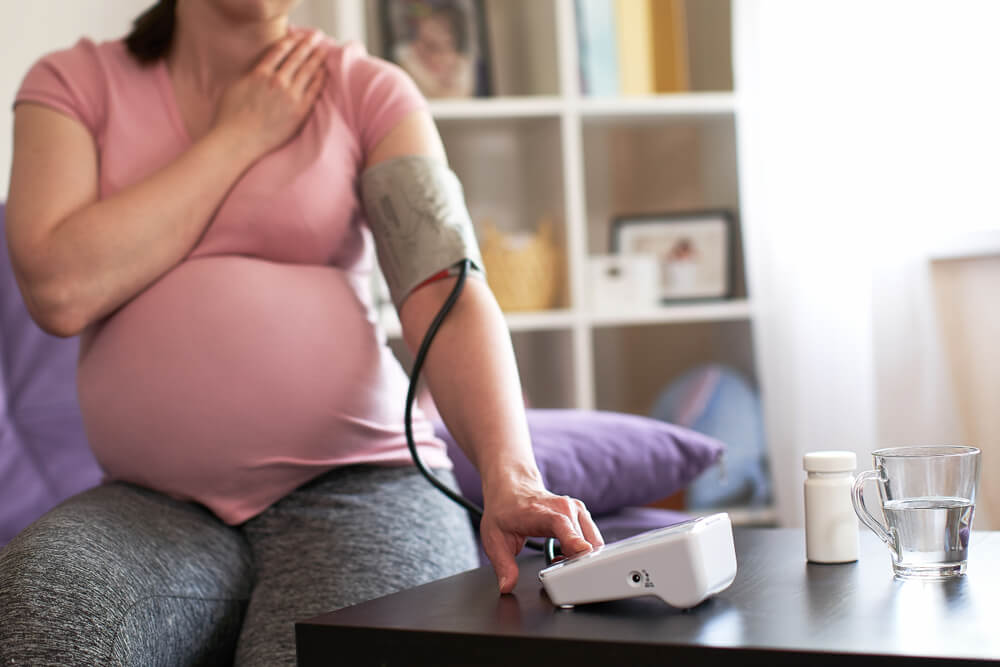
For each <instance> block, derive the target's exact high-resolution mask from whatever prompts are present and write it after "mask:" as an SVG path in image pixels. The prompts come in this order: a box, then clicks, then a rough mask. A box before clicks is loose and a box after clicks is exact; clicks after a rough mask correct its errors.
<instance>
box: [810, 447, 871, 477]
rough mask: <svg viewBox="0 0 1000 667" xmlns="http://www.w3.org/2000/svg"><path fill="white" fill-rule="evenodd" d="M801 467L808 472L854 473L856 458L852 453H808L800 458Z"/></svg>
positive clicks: (856, 465)
mask: <svg viewBox="0 0 1000 667" xmlns="http://www.w3.org/2000/svg"><path fill="white" fill-rule="evenodd" d="M802 467H803V468H805V469H806V470H807V471H808V472H854V469H855V468H857V467H858V457H857V455H856V454H855V453H854V452H840V451H825V452H809V453H808V454H806V455H805V456H803V457H802Z"/></svg>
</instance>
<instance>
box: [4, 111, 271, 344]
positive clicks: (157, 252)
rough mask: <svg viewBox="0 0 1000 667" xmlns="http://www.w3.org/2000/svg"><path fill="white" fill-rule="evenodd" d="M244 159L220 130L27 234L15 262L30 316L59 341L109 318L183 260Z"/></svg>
mask: <svg viewBox="0 0 1000 667" xmlns="http://www.w3.org/2000/svg"><path fill="white" fill-rule="evenodd" d="M252 161H253V156H252V155H250V154H249V153H248V152H246V151H244V150H243V149H242V148H241V137H239V136H238V135H237V134H236V133H235V132H232V131H230V130H228V129H226V128H220V129H219V130H218V131H213V132H211V133H209V134H208V135H206V136H205V137H204V138H203V139H201V140H200V141H198V142H196V143H195V144H194V145H193V146H192V147H191V148H190V149H188V150H187V151H185V152H184V153H183V154H181V155H180V156H179V157H177V158H176V159H175V160H174V161H173V162H171V163H170V164H168V165H167V166H165V167H163V168H162V169H160V170H159V171H158V172H156V173H154V174H153V175H152V176H150V177H149V178H147V179H145V180H143V181H141V182H139V183H136V184H134V185H132V186H129V187H127V188H124V189H122V190H120V191H119V192H117V193H115V194H114V195H112V196H111V197H108V198H107V199H103V200H100V201H97V202H94V203H92V204H90V205H88V206H86V207H84V208H82V209H80V210H79V211H76V212H75V213H73V214H71V215H69V216H67V217H66V218H64V219H63V220H61V221H59V222H58V223H57V224H55V225H54V226H52V227H51V229H49V230H47V231H46V233H44V235H39V236H35V237H34V238H33V239H32V242H31V243H30V245H28V246H27V247H26V248H22V252H21V253H20V254H19V259H20V260H21V261H20V262H18V268H19V269H20V273H21V277H22V281H23V283H25V284H26V286H27V287H26V289H25V292H26V295H27V296H28V297H29V299H30V300H31V301H33V302H34V303H33V304H32V305H34V306H35V308H34V310H35V312H36V313H38V312H41V313H44V314H45V315H44V317H43V319H45V320H47V321H49V322H52V323H56V324H53V325H52V326H51V327H50V328H52V329H56V331H55V332H57V333H60V334H63V335H74V334H76V333H79V331H80V330H82V329H83V328H85V327H86V326H87V325H89V324H90V323H92V322H94V321H96V320H98V319H100V318H101V317H104V316H106V315H107V314H109V313H111V312H113V311H114V310H115V309H116V308H118V307H119V306H121V305H122V304H123V303H125V302H126V301H128V300H129V299H131V298H132V297H133V296H135V295H136V294H137V293H139V292H140V291H142V290H143V289H145V288H146V287H147V286H148V285H150V284H151V283H152V282H154V281H155V280H156V279H157V278H159V277H160V276H161V275H163V274H164V273H165V272H166V271H168V270H169V269H170V268H172V267H173V266H175V265H176V264H177V263H178V262H180V261H181V260H182V259H183V258H184V256H185V255H186V254H187V253H188V252H189V251H190V250H191V248H193V247H194V246H195V244H196V243H197V242H198V239H199V238H201V236H202V234H203V233H204V231H205V229H206V228H207V227H208V225H209V222H210V221H211V219H212V216H213V215H214V213H215V210H216V209H217V208H218V206H219V204H220V203H221V202H222V200H223V199H224V198H225V196H226V193H227V192H228V191H229V190H230V188H231V187H232V186H233V184H234V183H235V182H236V181H237V180H238V179H239V177H240V175H241V174H242V172H243V171H245V170H246V168H247V167H248V166H249V165H250V164H251V163H252Z"/></svg>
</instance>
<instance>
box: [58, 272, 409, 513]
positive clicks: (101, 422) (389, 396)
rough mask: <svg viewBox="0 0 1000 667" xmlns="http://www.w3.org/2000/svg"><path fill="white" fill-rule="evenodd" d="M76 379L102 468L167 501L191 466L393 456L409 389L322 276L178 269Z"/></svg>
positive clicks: (333, 281)
mask: <svg viewBox="0 0 1000 667" xmlns="http://www.w3.org/2000/svg"><path fill="white" fill-rule="evenodd" d="M78 378H79V393H80V404H81V408H82V411H83V414H84V420H85V423H86V425H87V432H88V436H89V438H90V440H91V444H92V447H93V448H94V451H95V454H96V455H97V457H98V459H99V460H100V461H101V463H102V464H103V465H104V466H105V469H106V470H108V472H109V473H110V474H111V475H112V476H113V477H118V478H123V479H131V480H132V481H137V482H139V483H147V484H150V485H152V486H154V487H161V488H162V487H167V488H165V489H164V490H167V491H168V492H169V491H171V489H170V484H169V483H168V481H164V480H170V479H172V478H176V477H178V476H180V477H184V476H187V477H190V476H191V474H192V468H193V467H194V468H200V469H201V470H203V471H204V473H205V475H207V476H210V475H211V474H218V473H220V472H222V473H225V471H227V470H231V469H233V468H261V467H266V466H275V465H277V466H278V467H280V466H281V465H284V464H288V465H298V464H304V463H307V462H316V463H319V462H322V461H328V462H329V461H337V460H339V459H343V458H344V457H345V456H348V457H349V456H350V453H349V452H348V453H346V454H345V448H346V449H352V448H353V449H354V450H357V449H359V448H361V447H365V446H373V447H376V448H377V447H378V446H379V440H380V438H381V440H382V441H383V442H382V445H383V446H385V447H393V448H396V447H398V446H399V444H400V438H401V435H400V427H401V414H402V403H403V397H404V395H405V385H406V377H405V375H404V374H403V372H402V369H401V368H400V367H399V365H398V363H397V362H396V361H395V358H394V357H393V356H392V354H391V352H390V351H389V349H388V348H387V347H386V346H385V345H383V344H381V342H380V340H379V336H378V334H377V331H376V328H375V325H374V324H373V323H372V322H371V321H369V319H368V310H367V308H366V306H365V305H364V304H363V303H362V302H361V300H360V299H359V298H358V295H357V293H356V292H355V290H354V289H353V287H352V285H351V283H350V281H349V280H348V279H347V277H346V276H345V274H344V273H343V272H341V271H339V270H337V269H333V268H330V267H320V266H303V265H290V264H276V263H272V262H267V261H262V260H258V259H252V258H246V257H234V256H226V257H206V258H199V259H193V260H189V261H186V262H184V263H183V264H181V265H180V266H178V267H177V268H175V269H174V270H173V271H171V272H170V273H169V274H167V275H166V276H164V277H163V278H162V279H161V280H159V281H158V282H157V283H155V284H154V285H153V286H151V287H150V288H149V289H147V290H146V291H145V292H143V293H142V294H140V295H139V296H138V297H136V298H135V299H134V300H133V301H131V302H130V303H128V304H127V305H126V306H124V307H123V308H122V309H121V310H120V311H119V312H117V313H116V314H115V315H114V316H112V317H111V318H110V319H109V320H108V321H107V322H106V323H105V324H104V326H103V328H102V329H101V330H100V331H98V332H97V333H96V335H95V337H94V339H93V341H92V342H91V344H90V345H89V346H88V347H87V348H86V349H85V351H84V353H83V355H82V356H81V360H80V368H79V374H78ZM362 438H368V439H370V440H372V441H373V442H370V443H364V442H358V441H357V440H359V439H362ZM376 453H377V452H376ZM234 479H238V475H237V476H236V477H234ZM208 481H209V480H199V482H198V483H199V484H201V483H206V482H208ZM175 495H185V494H183V493H180V492H178V493H176V494H175Z"/></svg>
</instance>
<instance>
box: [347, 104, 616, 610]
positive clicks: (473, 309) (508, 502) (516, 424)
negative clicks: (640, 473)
mask: <svg viewBox="0 0 1000 667" xmlns="http://www.w3.org/2000/svg"><path fill="white" fill-rule="evenodd" d="M402 155H427V156H430V157H436V158H439V159H441V160H446V159H447V158H446V156H445V151H444V147H443V146H442V144H441V139H440V136H439V135H438V132H437V129H436V128H435V126H434V122H433V120H432V119H431V117H430V115H429V114H428V113H427V112H426V111H415V112H413V113H411V114H409V115H408V116H407V117H406V118H404V119H403V120H402V121H401V122H400V123H399V124H398V125H397V126H396V127H394V128H393V129H392V130H391V131H390V132H389V134H388V135H387V136H386V138H385V139H383V140H382V141H381V142H379V144H378V145H377V146H376V147H375V149H374V150H373V151H372V152H371V154H370V155H369V157H368V160H367V164H366V165H365V166H366V168H367V167H371V166H374V165H375V164H378V163H379V162H382V161H384V160H387V159H390V158H394V157H399V156H402ZM455 280H456V279H455V278H449V279H446V280H440V281H437V282H433V283H430V284H429V285H426V286H424V287H422V288H419V289H417V290H416V291H414V292H413V293H412V294H410V295H409V296H408V297H407V298H406V300H405V301H404V302H403V304H402V306H401V308H400V313H399V317H400V322H401V323H402V327H403V338H404V339H405V341H406V343H407V345H408V346H409V348H410V349H411V350H414V351H415V350H416V349H417V348H418V347H419V346H420V343H421V341H422V340H423V337H424V334H425V333H426V331H427V329H428V327H429V326H430V323H431V321H432V320H433V319H434V317H435V315H436V314H437V313H438V311H439V310H440V308H441V306H442V304H443V303H444V301H445V299H446V298H447V297H448V294H449V293H450V291H451V288H452V287H453V286H454V282H455ZM424 372H425V376H426V379H427V383H428V386H429V387H430V390H431V394H432V395H433V397H434V401H435V404H436V406H437V408H438V410H439V411H440V413H441V416H442V417H443V419H444V421H445V423H446V424H447V425H448V430H449V431H450V432H451V434H452V435H453V436H454V438H455V440H456V441H457V442H458V443H459V445H460V446H461V447H462V449H463V450H464V451H465V452H466V454H467V455H468V456H469V458H470V460H471V461H472V462H473V464H475V466H476V468H477V469H478V470H479V474H480V476H481V477H482V480H483V499H484V501H485V502H484V514H483V519H482V522H481V524H480V537H481V539H482V543H483V548H484V549H485V551H486V555H487V556H488V557H489V559H490V561H491V562H492V563H493V568H494V569H495V570H496V574H497V579H498V585H499V588H500V592H501V593H509V592H510V591H512V590H513V589H514V585H515V584H516V583H517V576H518V570H517V563H516V561H515V560H514V557H515V556H516V555H517V554H518V552H520V550H521V549H522V547H523V546H524V542H525V539H526V538H527V537H529V536H536V537H549V536H552V537H556V538H557V539H558V540H559V542H560V546H561V547H562V551H563V553H564V554H566V555H567V556H572V555H575V554H578V553H583V552H586V551H589V550H590V549H592V548H593V547H597V546H600V545H601V544H603V543H604V542H603V539H602V538H601V534H600V531H599V530H598V529H597V526H596V525H595V524H594V522H593V520H592V519H591V517H590V514H589V512H588V511H587V509H586V507H584V505H583V503H582V502H581V501H579V500H576V499H573V498H569V497H566V496H557V495H554V494H552V493H549V492H548V491H547V490H546V489H545V485H544V483H543V481H542V477H541V474H540V473H539V471H538V467H537V465H536V464H535V457H534V453H533V451H532V448H531V439H530V436H529V434H528V426H527V419H526V417H525V413H524V403H523V399H522V395H521V384H520V380H519V379H518V374H517V365H516V362H515V359H514V351H513V347H512V345H511V339H510V333H509V332H508V330H507V323H506V321H505V320H504V317H503V313H502V312H501V311H500V307H499V306H498V305H497V302H496V299H495V298H494V297H493V293H492V292H491V291H490V289H489V287H487V285H486V284H485V282H483V281H480V280H468V281H466V283H465V288H464V290H463V292H462V296H461V298H460V299H459V300H458V301H457V303H456V304H455V306H454V308H453V309H452V311H451V313H449V315H448V317H447V318H446V319H445V321H444V323H443V324H442V325H441V328H440V329H439V330H438V333H437V336H436V337H435V339H434V344H433V345H432V346H431V347H430V350H429V351H428V354H427V358H426V360H425V364H424Z"/></svg>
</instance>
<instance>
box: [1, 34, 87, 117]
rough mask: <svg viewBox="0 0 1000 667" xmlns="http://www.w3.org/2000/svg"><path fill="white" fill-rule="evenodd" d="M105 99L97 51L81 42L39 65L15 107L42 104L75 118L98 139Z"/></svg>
mask: <svg viewBox="0 0 1000 667" xmlns="http://www.w3.org/2000/svg"><path fill="white" fill-rule="evenodd" d="M106 97H107V96H106V84H105V81H104V76H103V75H102V71H101V67H100V63H99V60H98V56H97V47H96V46H95V45H94V43H93V42H91V41H90V40H89V39H81V40H80V41H79V42H77V43H76V45H75V46H73V47H72V48H69V49H65V50H62V51H55V52H53V53H50V54H48V55H46V56H43V57H42V58H41V59H40V60H39V61H38V62H36V63H35V64H34V65H33V66H32V67H31V69H30V70H28V73H27V74H26V75H25V77H24V80H23V81H22V82H21V87H20V89H19V90H18V91H17V95H16V96H15V98H14V105H15V106H16V105H17V104H19V103H21V102H35V103H38V104H42V105H44V106H47V107H49V108H52V109H55V110H56V111H59V112H62V113H64V114H66V115H68V116H70V117H71V118H75V119H76V120H78V121H80V122H81V123H83V125H84V126H85V127H86V128H87V129H88V130H90V132H91V134H93V135H94V136H97V135H98V133H99V132H100V129H101V122H102V119H103V118H104V111H105V100H106Z"/></svg>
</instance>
